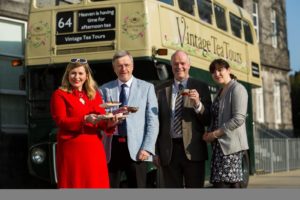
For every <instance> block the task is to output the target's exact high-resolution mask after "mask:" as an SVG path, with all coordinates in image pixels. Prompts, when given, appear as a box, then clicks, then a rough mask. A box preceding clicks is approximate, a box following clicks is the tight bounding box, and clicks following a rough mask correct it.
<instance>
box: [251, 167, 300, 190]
mask: <svg viewBox="0 0 300 200" xmlns="http://www.w3.org/2000/svg"><path fill="white" fill-rule="evenodd" d="M248 188H261V189H266V188H298V189H299V188H300V169H297V170H291V171H284V172H275V173H272V174H270V173H268V174H255V175H251V176H250V179H249V185H248Z"/></svg>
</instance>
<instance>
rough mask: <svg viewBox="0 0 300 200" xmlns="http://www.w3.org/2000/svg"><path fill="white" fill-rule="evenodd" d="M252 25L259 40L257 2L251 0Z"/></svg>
mask: <svg viewBox="0 0 300 200" xmlns="http://www.w3.org/2000/svg"><path fill="white" fill-rule="evenodd" d="M252 19H253V25H254V29H255V32H256V39H257V42H259V21H258V3H257V2H253V13H252Z"/></svg>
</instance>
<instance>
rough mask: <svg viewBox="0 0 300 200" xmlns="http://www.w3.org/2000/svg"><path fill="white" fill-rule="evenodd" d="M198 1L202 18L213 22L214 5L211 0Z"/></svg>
mask: <svg viewBox="0 0 300 200" xmlns="http://www.w3.org/2000/svg"><path fill="white" fill-rule="evenodd" d="M197 2H198V12H199V16H200V19H202V20H203V21H205V22H208V23H210V24H211V23H212V19H211V16H212V5H211V0H197Z"/></svg>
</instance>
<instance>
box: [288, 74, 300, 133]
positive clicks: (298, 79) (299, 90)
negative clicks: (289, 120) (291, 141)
mask: <svg viewBox="0 0 300 200" xmlns="http://www.w3.org/2000/svg"><path fill="white" fill-rule="evenodd" d="M290 83H291V99H292V115H293V125H294V133H295V137H300V123H299V122H300V103H299V102H300V71H298V72H295V74H294V75H290Z"/></svg>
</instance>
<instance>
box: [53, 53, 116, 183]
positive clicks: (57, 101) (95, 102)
mask: <svg viewBox="0 0 300 200" xmlns="http://www.w3.org/2000/svg"><path fill="white" fill-rule="evenodd" d="M101 103H102V98H101V96H100V94H99V93H98V91H97V84H96V82H95V81H94V79H93V77H92V74H91V69H90V67H89V65H88V63H87V61H86V60H85V59H72V60H71V62H70V63H69V64H68V66H67V68H66V71H65V73H64V76H63V79H62V85H61V87H60V88H59V89H57V90H56V91H55V92H54V93H53V95H52V98H51V107H50V108H51V115H52V118H53V119H54V121H55V122H56V124H57V126H58V128H59V131H58V134H57V152H56V167H57V175H58V177H57V178H58V188H109V177H108V171H107V164H106V156H105V152H104V148H103V145H102V142H101V136H100V129H101V130H104V132H105V133H106V134H112V133H113V132H114V129H115V126H116V124H117V123H118V120H117V118H113V119H112V120H108V121H107V120H106V121H104V120H99V118H98V116H99V115H101V114H105V110H104V109H103V108H101V107H100V104H101Z"/></svg>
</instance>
